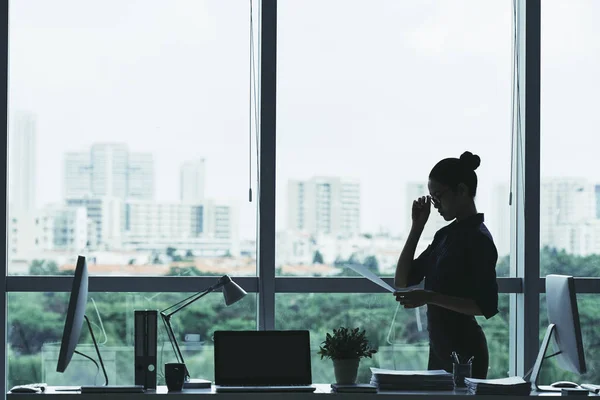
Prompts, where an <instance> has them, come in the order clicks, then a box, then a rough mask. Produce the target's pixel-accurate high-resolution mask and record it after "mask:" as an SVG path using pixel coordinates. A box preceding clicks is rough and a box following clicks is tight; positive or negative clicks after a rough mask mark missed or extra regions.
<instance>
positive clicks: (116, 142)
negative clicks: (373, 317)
mask: <svg viewBox="0 0 600 400" xmlns="http://www.w3.org/2000/svg"><path fill="white" fill-rule="evenodd" d="M9 17H10V24H9V26H10V35H9V37H10V43H9V49H10V50H9V52H10V54H9V60H10V65H9V76H10V83H9V87H10V90H9V94H8V102H9V110H8V111H9V120H10V129H9V130H10V133H9V143H10V147H9V158H10V162H9V171H10V177H9V181H10V189H9V203H10V205H9V211H8V227H7V228H8V243H9V244H8V257H9V266H8V271H9V274H12V275H28V274H61V273H63V272H65V271H66V270H69V269H70V268H72V265H73V264H74V262H75V258H76V256H77V254H85V255H87V256H88V260H89V270H90V273H91V274H94V275H199V274H201V275H210V274H222V273H223V272H224V271H226V272H228V273H231V274H235V275H238V276H239V275H255V274H256V262H255V253H256V252H255V241H256V204H257V203H256V202H252V203H250V202H249V201H248V186H249V185H252V187H253V189H255V190H256V188H255V186H256V185H255V183H254V182H255V181H256V151H255V148H254V146H252V148H250V145H249V143H251V142H252V141H251V140H249V139H250V138H251V137H252V136H251V129H252V128H251V126H252V124H251V123H250V121H251V120H252V118H251V112H250V110H249V109H250V101H251V100H250V98H249V95H248V93H249V90H250V86H251V83H252V82H251V81H252V79H250V70H251V68H250V47H251V46H250V7H249V6H248V2H247V1H242V0H236V1H228V2H226V3H225V2H222V1H218V0H207V1H195V0H149V1H143V2H138V1H122V0H110V1H92V2H86V3H85V4H84V3H82V2H80V1H77V0H57V1H50V2H48V1H43V0H25V1H21V0H19V1H11V2H10V16H9Z"/></svg>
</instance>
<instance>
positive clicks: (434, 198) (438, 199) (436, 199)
mask: <svg viewBox="0 0 600 400" xmlns="http://www.w3.org/2000/svg"><path fill="white" fill-rule="evenodd" d="M448 190H449V189H445V190H442V191H441V192H438V194H437V195H433V194H430V195H429V198H430V199H431V203H432V204H433V206H434V207H439V206H440V205H441V204H442V196H443V195H444V194H445V193H446V192H447V191H448Z"/></svg>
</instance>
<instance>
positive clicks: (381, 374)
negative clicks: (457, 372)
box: [371, 367, 454, 390]
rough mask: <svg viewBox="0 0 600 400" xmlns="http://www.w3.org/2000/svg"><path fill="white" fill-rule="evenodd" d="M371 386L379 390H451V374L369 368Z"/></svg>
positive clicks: (436, 371)
mask: <svg viewBox="0 0 600 400" xmlns="http://www.w3.org/2000/svg"><path fill="white" fill-rule="evenodd" d="M371 373H372V375H371V384H373V385H376V386H377V388H378V389H379V390H452V389H453V388H454V381H453V379H452V374H451V373H449V372H446V371H444V370H431V371H406V370H393V369H381V368H373V367H372V368H371Z"/></svg>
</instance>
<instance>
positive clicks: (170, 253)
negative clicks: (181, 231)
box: [166, 246, 177, 258]
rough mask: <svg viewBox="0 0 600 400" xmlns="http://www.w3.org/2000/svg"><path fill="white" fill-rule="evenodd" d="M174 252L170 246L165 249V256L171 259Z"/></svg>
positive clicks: (174, 249) (173, 248)
mask: <svg viewBox="0 0 600 400" xmlns="http://www.w3.org/2000/svg"><path fill="white" fill-rule="evenodd" d="M176 251H177V249H176V248H175V247H171V246H169V247H167V250H166V253H167V256H169V257H171V258H173V256H175V252H176Z"/></svg>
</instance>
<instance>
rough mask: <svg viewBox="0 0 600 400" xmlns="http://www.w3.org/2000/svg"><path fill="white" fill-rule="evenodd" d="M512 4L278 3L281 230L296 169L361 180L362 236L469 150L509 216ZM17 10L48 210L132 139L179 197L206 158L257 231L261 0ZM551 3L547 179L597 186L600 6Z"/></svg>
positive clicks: (16, 99) (400, 219) (386, 223)
mask: <svg viewBox="0 0 600 400" xmlns="http://www.w3.org/2000/svg"><path fill="white" fill-rule="evenodd" d="M511 4H512V1H511V0H486V1H480V0H468V1H467V0H437V1H425V0H421V1H418V2H415V1H408V0H385V1H382V0H369V1H364V0H363V1H356V0H302V1H298V0H295V1H294V0H280V1H279V5H278V12H279V18H278V28H279V33H278V76H277V77H278V102H277V112H278V119H277V127H278V141H277V145H278V163H277V167H278V168H277V174H278V175H277V185H278V191H277V196H278V197H277V205H278V211H277V218H278V221H277V225H278V228H284V227H285V221H286V219H285V215H286V214H285V212H286V210H285V207H286V199H287V196H286V187H285V186H286V185H285V184H286V182H287V180H288V179H308V178H310V177H312V176H314V175H321V176H327V175H335V176H349V177H357V178H359V179H360V181H361V185H362V210H361V211H362V227H363V230H364V231H374V230H377V229H378V228H379V227H386V228H388V229H390V230H392V231H393V232H397V231H400V230H402V228H403V227H404V217H405V215H408V212H409V210H406V209H405V208H406V207H405V201H406V200H405V198H404V186H405V184H406V183H407V182H408V181H426V179H427V175H428V173H429V170H430V169H431V167H432V166H433V165H434V164H435V162H437V161H438V160H439V159H441V158H444V157H449V156H452V157H458V156H459V155H460V154H461V153H462V151H464V150H470V151H473V152H474V153H477V154H479V155H480V156H481V158H482V164H481V167H480V169H479V170H478V173H479V179H480V195H479V205H480V210H481V211H483V212H486V213H488V214H489V213H491V212H493V211H492V210H490V209H489V208H490V206H489V204H491V203H490V202H489V200H490V199H489V198H488V197H490V196H489V195H490V193H491V191H492V189H493V185H494V184H495V183H497V182H504V181H508V179H509V173H510V128H511V57H512V47H511V46H512V14H511ZM10 7H11V11H10V35H11V38H10V81H9V82H10V94H9V104H10V108H11V115H12V113H13V112H15V111H17V110H25V111H29V112H33V113H35V114H36V118H37V124H38V131H37V137H38V139H37V152H38V175H37V183H38V193H37V195H38V205H42V204H45V203H47V202H53V201H59V200H60V198H61V193H62V181H63V175H62V165H63V153H65V152H66V151H87V150H88V149H89V146H90V145H91V144H92V143H94V142H108V141H120V142H125V143H127V144H128V145H129V148H130V150H131V151H135V152H152V153H153V154H154V156H155V166H156V188H157V200H159V201H176V200H177V198H178V193H179V187H178V182H179V175H178V169H179V166H180V164H181V163H182V162H183V161H184V160H188V159H192V158H196V157H204V158H206V160H207V182H206V195H207V196H209V197H216V198H227V199H232V200H233V201H234V202H236V203H237V204H238V205H239V207H240V217H241V220H240V222H241V234H242V237H252V236H253V235H254V231H255V207H256V203H252V204H249V203H248V202H247V192H248V173H249V171H248V168H249V166H248V164H249V160H248V157H249V149H248V141H249V137H248V135H249V123H248V113H249V93H248V88H249V73H250V71H249V65H250V64H249V9H250V7H249V1H242V0H210V1H208V0H187V1H186V0H161V1H158V0H102V1H88V0H85V1H82V0H53V1H51V2H49V1H47V0H18V1H17V0H15V1H11V3H10ZM542 7H543V14H542V29H543V32H542V62H543V66H542V135H543V145H542V157H543V166H542V173H543V175H544V176H586V177H588V178H590V179H593V180H596V179H597V175H598V173H597V172H596V170H597V166H596V165H595V163H594V160H595V159H596V158H597V153H598V148H600V146H599V145H600V142H599V141H600V139H597V137H598V135H597V133H598V132H597V127H598V126H599V122H600V120H599V119H600V113H598V112H597V91H598V90H597V88H598V87H600V77H599V76H598V74H597V70H598V67H597V66H598V61H600V41H598V31H599V29H600V28H597V27H594V25H593V24H592V22H593V21H594V19H596V20H597V18H598V17H599V16H600V3H599V2H594V1H593V0H586V1H583V0H569V1H568V2H566V1H563V0H544V1H543V2H542ZM255 10H256V9H255ZM252 151H253V152H255V151H256V150H255V149H254V148H253V150H252ZM252 175H253V177H254V178H255V177H256V172H255V171H253V172H252ZM255 190H256V187H255Z"/></svg>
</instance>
